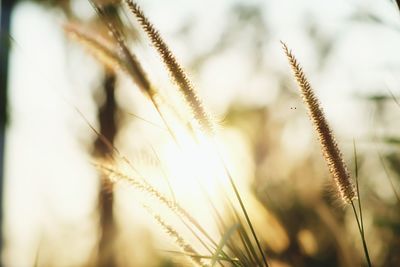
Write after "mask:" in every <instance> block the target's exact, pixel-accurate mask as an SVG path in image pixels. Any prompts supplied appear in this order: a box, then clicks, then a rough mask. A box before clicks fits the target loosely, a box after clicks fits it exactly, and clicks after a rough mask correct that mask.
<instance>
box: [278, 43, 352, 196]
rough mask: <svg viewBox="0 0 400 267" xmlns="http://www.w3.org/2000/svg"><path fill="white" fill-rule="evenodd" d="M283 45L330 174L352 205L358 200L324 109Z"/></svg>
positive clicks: (340, 192) (297, 64)
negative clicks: (352, 202)
mask: <svg viewBox="0 0 400 267" xmlns="http://www.w3.org/2000/svg"><path fill="white" fill-rule="evenodd" d="M281 43H282V46H283V50H284V52H285V54H286V56H287V58H288V60H289V64H290V66H291V67H292V70H293V74H294V76H295V78H296V81H297V84H298V85H299V89H300V93H301V96H302V99H303V102H304V103H305V105H306V107H307V109H308V115H309V117H310V120H311V122H312V124H313V126H314V128H315V131H316V133H317V135H318V139H319V142H320V144H321V149H322V153H323V156H324V159H325V161H326V163H327V165H328V168H329V172H330V173H331V175H332V177H333V179H334V181H335V183H336V187H337V190H338V192H339V194H340V197H341V199H342V200H343V201H344V202H345V203H350V202H351V201H352V200H353V199H355V198H356V192H355V188H354V185H353V183H352V181H351V178H350V174H349V171H348V169H347V166H346V163H345V162H344V160H343V156H342V153H341V152H340V149H339V147H338V145H337V142H336V140H335V137H334V135H333V133H332V130H331V129H330V127H329V124H328V122H327V120H326V118H325V115H324V112H323V110H322V107H321V105H320V104H319V101H318V98H317V97H316V96H315V94H314V91H313V89H312V87H311V85H310V83H309V82H308V80H307V78H306V76H305V74H304V72H303V69H302V68H301V66H300V64H299V63H298V61H297V59H296V58H295V56H294V55H293V54H292V52H291V51H290V50H289V48H288V47H287V45H286V44H285V43H283V42H281Z"/></svg>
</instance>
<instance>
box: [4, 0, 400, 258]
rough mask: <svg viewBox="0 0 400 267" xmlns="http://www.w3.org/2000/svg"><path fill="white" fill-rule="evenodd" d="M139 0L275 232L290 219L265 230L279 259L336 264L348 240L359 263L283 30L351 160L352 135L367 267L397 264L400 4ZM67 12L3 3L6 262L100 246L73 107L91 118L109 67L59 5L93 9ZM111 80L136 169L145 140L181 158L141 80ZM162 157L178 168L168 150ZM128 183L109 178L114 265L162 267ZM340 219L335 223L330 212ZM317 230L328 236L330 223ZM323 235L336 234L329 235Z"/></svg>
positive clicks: (151, 63) (81, 131)
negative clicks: (74, 34)
mask: <svg viewBox="0 0 400 267" xmlns="http://www.w3.org/2000/svg"><path fill="white" fill-rule="evenodd" d="M138 2H139V4H141V6H142V8H143V10H144V11H145V13H146V14H147V15H148V17H149V18H150V19H151V21H152V22H153V24H154V25H155V26H156V27H157V28H158V29H159V30H160V32H161V33H162V35H163V36H164V37H165V39H166V41H167V42H168V44H169V45H170V47H171V49H172V50H173V51H174V53H175V54H176V56H177V57H178V58H179V59H180V61H181V62H182V64H183V65H184V66H185V68H186V69H187V70H188V72H189V73H190V76H191V78H192V80H193V81H194V84H195V85H196V88H197V90H198V93H199V95H200V96H201V98H202V100H203V101H204V104H205V106H206V107H208V108H209V110H210V113H211V114H213V115H214V117H215V119H216V121H217V122H218V124H219V125H220V126H219V128H220V130H221V135H222V136H224V140H225V142H226V146H227V147H229V149H231V150H232V151H231V152H227V153H228V154H230V155H233V156H232V159H230V160H231V162H232V165H233V166H236V167H234V168H237V170H236V173H239V174H238V176H240V177H242V178H241V183H243V184H246V186H247V187H248V190H249V192H254V194H255V196H256V197H257V199H258V200H259V201H260V203H263V204H264V205H265V207H267V209H268V210H269V212H270V214H272V215H270V216H272V217H274V218H276V220H277V221H279V225H280V226H279V227H278V228H279V229H285V233H284V234H282V235H281V236H280V237H275V238H277V239H278V238H279V239H280V240H276V241H271V243H274V242H276V243H277V244H278V245H275V247H274V245H273V244H268V245H269V248H270V249H271V250H272V251H274V252H273V253H272V254H273V257H274V259H276V263H275V264H276V265H275V266H306V265H307V266H340V265H341V264H343V261H341V260H338V258H340V257H345V256H343V255H342V254H341V252H340V251H341V248H343V247H350V248H351V249H354V250H355V251H358V252H357V253H358V254H357V255H361V256H360V257H359V258H357V257H358V256H357V257H355V258H357V259H356V262H357V263H358V262H359V261H361V262H363V258H362V253H361V250H360V242H359V237H358V236H357V232H356V225H355V222H354V221H353V220H352V218H351V214H350V213H349V212H350V209H348V210H347V209H345V208H343V207H340V205H338V204H337V203H336V204H335V200H334V198H335V196H334V194H332V193H329V191H332V190H330V189H329V188H328V187H329V186H328V184H329V181H330V178H329V175H328V173H327V170H326V167H325V163H324V162H323V160H322V159H321V157H320V151H319V145H318V143H317V142H316V138H315V135H314V133H313V129H312V127H311V123H310V122H309V121H308V118H307V115H306V110H305V108H304V107H303V105H302V102H301V99H300V97H299V94H298V91H297V87H296V84H295V83H294V81H293V78H292V76H291V70H290V68H289V66H288V64H287V60H286V58H285V56H284V54H283V52H282V49H281V44H280V41H281V40H282V41H284V42H286V43H287V44H288V46H289V47H290V48H291V49H293V52H294V53H295V55H296V56H297V58H298V59H299V61H300V62H301V64H302V66H303V67H304V70H305V72H306V73H307V75H308V78H309V79H310V81H311V83H312V85H313V87H314V89H315V91H316V93H317V95H318V96H319V98H320V101H321V103H322V105H323V107H324V110H325V113H326V115H327V118H328V120H329V121H330V123H331V126H332V128H333V129H334V131H335V133H336V135H337V138H338V141H339V143H340V145H341V147H342V148H343V151H344V154H345V158H346V160H347V162H348V164H349V167H351V169H353V160H352V155H353V148H352V147H353V140H355V141H356V143H357V147H358V153H359V158H360V159H361V165H360V179H361V183H362V190H361V194H362V196H364V197H363V201H364V202H365V204H364V208H365V223H366V227H367V233H368V234H367V237H368V241H369V243H370V245H371V249H370V250H371V254H372V255H371V256H372V258H373V261H374V262H376V266H397V264H399V262H400V260H399V256H398V251H399V248H400V243H399V229H400V214H399V210H400V209H399V205H400V203H399V200H398V199H397V198H396V196H395V194H394V192H393V189H392V187H391V185H390V182H389V180H388V179H387V174H386V173H385V171H384V168H383V166H382V163H381V161H380V160H379V157H378V153H380V154H381V155H382V157H383V159H384V160H385V162H386V167H387V169H388V173H389V174H390V175H391V178H392V182H393V183H394V187H395V188H396V189H397V190H398V188H399V170H400V168H399V163H398V159H399V158H400V155H399V152H398V144H399V139H398V138H399V127H398V120H399V118H400V116H399V115H400V109H399V106H397V105H396V102H395V101H394V100H393V98H392V96H391V94H393V95H394V96H397V95H398V93H399V89H398V86H399V84H400V79H399V77H400V76H399V74H400V68H399V67H400V53H399V47H400V13H399V10H398V8H397V6H396V4H395V3H392V2H391V1H384V0H380V1H377V0H374V1H372V0H371V1H370V0H368V1H365V0H364V1H361V0H360V1H355V0H352V1H348V0H346V1H345V0H343V1H341V0H340V1H339V0H338V1H312V0H307V1H287V0H268V1H265V0H264V1H248V0H247V1H211V0H203V1H183V0H182V1H179V0H174V1H172V0H169V1H160V0H158V1H156V0H152V1H138ZM65 10H66V9H65V7H64V11H62V9H61V7H60V4H59V3H58V2H56V3H55V5H48V3H36V2H33V1H23V2H20V3H18V4H17V5H16V6H15V9H14V12H13V14H12V28H11V37H10V38H11V45H12V48H11V57H10V70H9V71H10V73H9V89H8V94H9V99H8V100H9V114H10V116H9V122H8V128H7V133H6V134H7V139H6V140H7V142H6V150H5V151H6V161H5V181H4V182H5V198H4V199H5V202H4V212H5V219H4V226H3V229H4V230H3V231H4V232H3V236H4V242H5V243H4V250H3V255H2V256H3V261H4V263H5V266H32V265H33V262H34V261H35V259H37V258H38V254H40V262H41V264H43V266H86V265H87V264H88V262H90V260H91V259H92V258H93V257H95V256H94V255H95V254H96V253H95V252H93V250H94V247H95V246H96V242H97V241H98V236H97V234H98V229H97V227H98V226H97V225H98V218H97V213H96V209H97V192H98V185H99V182H98V180H99V179H98V175H97V172H96V170H95V169H94V168H93V166H92V165H91V162H92V159H91V152H90V151H91V150H92V149H93V148H92V146H93V142H94V139H95V134H94V133H93V132H92V131H91V130H90V128H89V127H88V125H87V123H86V122H85V120H84V119H83V118H82V117H81V116H80V115H79V114H78V113H77V112H76V110H75V108H77V109H79V110H80V112H81V113H82V114H83V115H84V116H85V118H87V119H88V120H89V121H90V122H91V123H92V124H93V125H94V126H98V122H97V119H96V116H97V115H96V114H97V113H96V112H97V104H96V103H97V102H96V101H100V102H101V99H102V97H103V98H104V96H102V93H101V92H100V90H99V88H101V86H102V80H101V79H102V78H101V77H102V75H103V72H104V71H103V68H102V67H101V65H99V64H98V62H97V61H96V60H95V59H94V58H93V57H92V56H91V55H90V54H89V53H87V51H85V49H83V48H82V47H81V46H80V45H79V44H77V43H76V42H73V41H71V40H70V39H68V38H67V37H66V35H65V34H64V32H63V30H62V27H63V24H64V23H65V22H66V21H68V18H67V17H68V16H67V15H68V14H67V15H66V13H69V16H70V17H71V16H73V17H74V18H75V19H79V20H82V21H90V20H95V16H94V14H93V13H94V12H93V11H92V8H91V6H90V5H89V3H87V2H86V1H84V0H74V1H70V4H69V9H68V12H65ZM125 13H126V14H127V16H130V14H129V13H128V12H125ZM143 40H144V41H142V42H141V43H139V44H136V45H135V46H134V47H135V49H137V50H136V51H138V52H137V53H138V54H139V58H140V59H142V60H143V64H144V66H145V67H146V68H147V69H148V70H149V69H150V70H151V71H150V72H151V75H152V77H153V80H154V83H155V84H156V85H157V86H159V87H160V88H161V87H163V86H165V87H167V86H168V85H166V83H165V80H167V79H166V74H165V73H163V69H162V67H161V66H160V64H159V63H157V57H156V55H154V52H152V51H151V49H150V48H149V46H148V41H147V40H146V39H143ZM157 64H158V65H157ZM117 88H124V89H118V91H116V101H117V103H119V105H120V107H121V112H120V115H119V122H118V123H119V127H120V131H119V133H118V136H117V138H116V145H117V147H118V148H119V149H121V151H123V153H124V154H126V155H127V156H128V157H129V158H130V159H132V160H133V161H135V162H139V163H138V164H143V165H146V164H147V163H148V162H147V161H152V160H154V155H151V153H149V152H148V151H149V148H150V147H155V148H156V150H157V151H158V152H159V153H160V155H161V156H162V155H164V156H165V157H166V158H171V157H174V156H173V155H172V156H171V154H168V153H171V152H165V154H163V153H164V152H163V151H164V147H165V146H168V144H167V145H165V143H164V139H165V138H164V137H165V133H161V134H160V130H159V129H155V128H157V127H154V126H151V125H150V124H149V123H146V122H144V121H143V120H140V119H137V117H135V116H139V117H141V118H144V119H146V120H149V121H151V122H155V123H156V124H159V122H158V121H157V120H158V118H157V116H156V115H155V113H154V111H151V110H150V108H149V106H148V104H146V103H144V102H145V101H144V98H143V97H142V96H140V93H139V92H137V88H135V87H132V85H131V84H130V81H128V79H127V78H126V77H124V75H119V76H118V78H117ZM99 99H100V100H99ZM131 113H133V114H135V116H132V115H130V114H131ZM161 132H162V130H161ZM159 136H161V137H159ZM163 136H164V137H163ZM165 151H169V150H168V148H165ZM143 162H144V163H143ZM170 164H172V166H174V165H173V164H174V162H173V161H172V162H171V163H170ZM147 165H148V164H147ZM155 176H157V174H155ZM177 176H178V175H177ZM154 179H156V178H154ZM155 183H157V182H155ZM175 183H176V186H177V187H179V186H181V187H182V189H187V187H186V186H189V187H190V182H189V183H188V184H189V185H186V184H183V181H182V180H177V181H175ZM164 186H165V185H164ZM244 190H247V189H244ZM121 191H122V192H120V191H118V190H117V193H116V203H115V205H116V207H117V208H116V216H117V217H118V218H119V219H118V225H119V226H120V229H121V230H120V233H119V237H118V241H117V243H118V244H119V245H118V248H120V249H118V251H119V253H120V254H121V255H125V256H121V257H120V260H119V264H121V266H128V265H127V264H131V266H150V265H151V264H156V263H154V258H151V255H153V254H152V252H151V251H152V248H155V249H156V250H157V249H159V246H160V243H159V242H158V241H154V240H157V239H158V238H157V236H159V235H161V234H160V233H158V232H157V233H156V234H155V236H156V237H154V234H153V235H152V234H151V232H152V231H150V232H147V231H144V230H143V229H147V226H146V225H148V224H149V222H148V221H147V220H144V219H140V218H142V216H143V214H142V212H141V211H139V210H138V211H133V210H134V209H133V208H131V205H130V203H132V202H134V201H133V200H132V199H130V198H129V195H131V194H132V192H130V191H129V190H125V189H122V190H121ZM177 191H179V189H178V188H177ZM216 191H217V190H216ZM188 192H189V193H187V194H186V195H185V194H183V195H182V196H180V197H181V200H182V201H183V202H185V203H186V204H187V205H188V207H189V209H193V210H198V208H195V206H193V205H195V203H196V200H193V199H191V198H193V194H195V192H194V191H190V190H189V191H188ZM215 194H217V193H215ZM128 200H129V201H128ZM318 203H325V204H324V205H322V206H321V205H318ZM329 206H330V207H329ZM254 209H256V208H254ZM135 210H136V209H135ZM256 211H257V210H256ZM202 212H204V214H207V210H204V211H199V213H202ZM255 213H257V212H255ZM326 213H332V214H328V215H326ZM321 214H324V215H321ZM199 216H200V215H199ZM324 218H325V219H326V218H328V219H326V220H325V221H324ZM333 218H337V222H335V225H336V226H332V223H329V222H331V221H332V220H333ZM261 221H262V219H261ZM269 221H271V220H269ZM294 222H297V224H294ZM329 225H330V226H329ZM326 229H331V230H332V229H336V232H335V230H332V232H330V233H329V234H328V233H327V232H326V231H328V230H326ZM271 231H273V230H271ZM276 231H278V230H276ZM321 233H322V234H321ZM347 233H349V236H351V238H348V236H346V235H347ZM337 235H340V236H343V239H344V241H343V240H341V239H342V237H338V236H337ZM150 236H153V237H151V238H150ZM304 236H305V237H304ZM332 236H336V237H337V239H338V240H336V241H332V240H334V238H332ZM285 238H286V239H287V240H286V239H285ZM304 239H305V240H306V241H304ZM138 240H147V242H144V241H139V242H138ZM282 240H286V241H285V242H283V241H282ZM307 240H308V241H307ZM310 240H311V241H310ZM280 241H282V242H280ZM343 242H344V243H345V245H343ZM147 243H148V244H147ZM154 243H156V244H154ZM139 244H140V245H139ZM304 244H306V245H304ZM307 244H308V245H307ZM146 253H147V254H150V256H148V255H147V254H146ZM161 254H162V253H161ZM162 255H164V254H162ZM340 255H341V256H340ZM350 255H351V254H350ZM164 256H165V255H164ZM347 260H348V259H347ZM149 262H152V263H149ZM344 262H346V260H344ZM329 264H331V265H329ZM89 266H90V265H89ZM151 266H153V265H151ZM155 266H157V265H155ZM273 266H274V265H273ZM343 266H345V265H343Z"/></svg>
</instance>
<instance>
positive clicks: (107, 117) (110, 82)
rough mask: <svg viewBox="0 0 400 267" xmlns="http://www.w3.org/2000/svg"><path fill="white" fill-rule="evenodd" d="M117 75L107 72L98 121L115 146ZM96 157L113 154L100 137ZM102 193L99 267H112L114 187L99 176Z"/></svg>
mask: <svg viewBox="0 0 400 267" xmlns="http://www.w3.org/2000/svg"><path fill="white" fill-rule="evenodd" d="M115 80H116V77H115V74H114V72H111V71H107V72H106V75H105V77H104V83H103V89H104V95H105V97H104V103H103V104H102V105H101V106H100V107H99V113H98V119H99V123H100V134H101V135H102V136H104V137H105V138H107V140H108V141H109V142H110V143H111V144H113V143H114V139H115V136H116V134H117V124H116V120H115V115H116V111H117V105H116V102H115V95H114V89H115ZM94 153H95V156H96V157H97V158H107V157H108V156H110V155H111V154H112V150H110V147H108V146H107V145H106V144H105V143H104V142H103V141H102V140H101V138H100V137H98V138H97V140H96V141H95V151H94ZM99 175H100V176H101V177H100V178H101V179H100V181H101V184H100V192H99V203H98V205H99V209H98V210H99V217H100V231H101V233H100V240H99V244H98V259H97V261H98V262H97V265H96V266H99V267H112V266H115V265H116V262H115V256H114V247H113V245H114V236H115V225H114V218H113V202H114V201H113V200H114V195H113V185H112V183H111V182H110V181H109V180H108V179H107V177H104V174H102V173H100V174H99Z"/></svg>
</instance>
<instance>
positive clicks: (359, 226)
mask: <svg viewBox="0 0 400 267" xmlns="http://www.w3.org/2000/svg"><path fill="white" fill-rule="evenodd" d="M351 206H352V208H353V212H354V216H355V218H356V221H357V226H358V230H359V232H360V236H361V241H362V244H363V249H364V254H365V258H366V260H367V263H368V267H372V263H371V259H370V257H369V252H368V246H367V241H366V240H365V235H364V229H363V226H362V225H361V222H360V219H359V218H358V215H357V211H356V207H355V206H354V202H353V201H351Z"/></svg>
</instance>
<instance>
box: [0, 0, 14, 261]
mask: <svg viewBox="0 0 400 267" xmlns="http://www.w3.org/2000/svg"><path fill="white" fill-rule="evenodd" d="M0 3H1V9H0V12H1V22H0V24H1V28H0V251H3V231H2V229H3V184H4V152H5V151H4V147H5V132H6V125H7V85H8V59H9V52H10V37H9V35H10V19H11V12H12V9H13V7H14V3H15V1H13V0H1V1H0ZM0 266H3V264H2V262H1V261H0Z"/></svg>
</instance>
